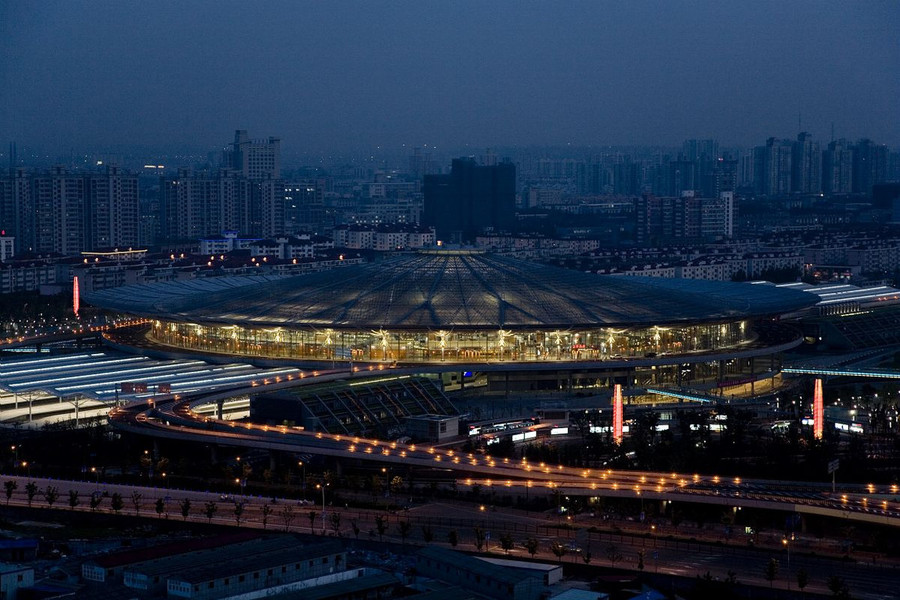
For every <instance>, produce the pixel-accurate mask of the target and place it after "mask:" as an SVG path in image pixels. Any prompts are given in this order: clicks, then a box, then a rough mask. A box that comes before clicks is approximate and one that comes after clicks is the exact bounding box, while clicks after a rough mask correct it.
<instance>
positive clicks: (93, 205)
mask: <svg viewBox="0 0 900 600" xmlns="http://www.w3.org/2000/svg"><path fill="white" fill-rule="evenodd" d="M85 186H86V189H85V191H86V195H87V198H86V202H85V209H86V215H85V249H86V250H98V249H101V248H129V247H133V246H136V245H137V244H138V239H139V222H140V210H139V206H140V203H139V194H138V178H137V177H136V176H133V175H128V174H123V173H122V172H121V170H120V169H119V168H118V167H116V166H112V165H111V166H108V167H106V171H105V172H104V173H93V174H90V175H87V176H86V177H85Z"/></svg>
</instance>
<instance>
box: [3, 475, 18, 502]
mask: <svg viewBox="0 0 900 600" xmlns="http://www.w3.org/2000/svg"><path fill="white" fill-rule="evenodd" d="M3 489H4V490H6V505H7V506H9V501H10V500H11V499H12V496H13V492H15V491H16V490H17V489H19V482H18V481H16V480H14V479H8V480H6V481H4V482H3Z"/></svg>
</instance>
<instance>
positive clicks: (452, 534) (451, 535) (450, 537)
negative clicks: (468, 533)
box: [447, 529, 459, 548]
mask: <svg viewBox="0 0 900 600" xmlns="http://www.w3.org/2000/svg"><path fill="white" fill-rule="evenodd" d="M447 541H448V542H450V545H451V546H453V547H454V548H456V545H457V544H458V543H459V534H458V533H456V530H455V529H451V530H450V531H448V532H447Z"/></svg>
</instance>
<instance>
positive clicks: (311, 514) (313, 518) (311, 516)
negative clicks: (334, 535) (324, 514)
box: [306, 510, 319, 533]
mask: <svg viewBox="0 0 900 600" xmlns="http://www.w3.org/2000/svg"><path fill="white" fill-rule="evenodd" d="M317 514H319V513H317V512H316V511H314V510H311V511H309V513H307V515H306V516H307V518H308V519H309V532H310V533H315V531H314V530H313V527H314V526H315V524H316V515H317Z"/></svg>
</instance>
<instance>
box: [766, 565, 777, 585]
mask: <svg viewBox="0 0 900 600" xmlns="http://www.w3.org/2000/svg"><path fill="white" fill-rule="evenodd" d="M765 576H766V579H767V580H768V582H769V587H772V586H773V585H774V584H773V582H774V581H775V578H776V577H778V561H777V560H775V559H774V558H770V559H769V562H767V563H766V569H765Z"/></svg>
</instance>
